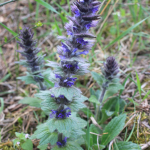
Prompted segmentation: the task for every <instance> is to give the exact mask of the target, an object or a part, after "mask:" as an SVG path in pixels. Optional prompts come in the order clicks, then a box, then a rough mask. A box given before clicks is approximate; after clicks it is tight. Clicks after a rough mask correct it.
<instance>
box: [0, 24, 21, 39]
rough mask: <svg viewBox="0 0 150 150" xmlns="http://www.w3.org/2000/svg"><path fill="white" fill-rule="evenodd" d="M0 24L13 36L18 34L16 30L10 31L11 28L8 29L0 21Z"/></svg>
mask: <svg viewBox="0 0 150 150" xmlns="http://www.w3.org/2000/svg"><path fill="white" fill-rule="evenodd" d="M0 25H1V26H2V27H4V28H5V29H6V30H7V31H9V32H10V33H11V34H12V35H13V36H18V34H17V33H16V32H14V31H12V30H11V29H9V28H8V27H7V26H5V25H4V24H2V23H1V22H0Z"/></svg>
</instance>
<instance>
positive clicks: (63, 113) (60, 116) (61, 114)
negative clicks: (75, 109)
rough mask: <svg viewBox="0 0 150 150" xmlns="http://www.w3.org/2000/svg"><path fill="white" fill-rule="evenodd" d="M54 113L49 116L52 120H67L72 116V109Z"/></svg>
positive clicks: (53, 111) (54, 111) (59, 110)
mask: <svg viewBox="0 0 150 150" xmlns="http://www.w3.org/2000/svg"><path fill="white" fill-rule="evenodd" d="M51 111H52V113H51V114H50V115H49V116H50V118H56V119H66V118H67V117H69V116H70V115H71V109H70V108H69V107H67V108H65V109H59V108H58V109H57V110H51Z"/></svg>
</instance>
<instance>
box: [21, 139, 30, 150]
mask: <svg viewBox="0 0 150 150" xmlns="http://www.w3.org/2000/svg"><path fill="white" fill-rule="evenodd" d="M21 147H22V148H23V149H24V150H33V143H32V141H31V140H30V139H28V140H26V142H24V143H23V144H22V145H21Z"/></svg>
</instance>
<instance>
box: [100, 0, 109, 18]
mask: <svg viewBox="0 0 150 150" xmlns="http://www.w3.org/2000/svg"><path fill="white" fill-rule="evenodd" d="M110 2H111V0H109V1H108V2H107V4H106V5H105V7H104V8H103V10H102V12H101V13H100V15H102V14H103V12H104V11H105V9H106V8H107V6H108V4H109V3H110Z"/></svg>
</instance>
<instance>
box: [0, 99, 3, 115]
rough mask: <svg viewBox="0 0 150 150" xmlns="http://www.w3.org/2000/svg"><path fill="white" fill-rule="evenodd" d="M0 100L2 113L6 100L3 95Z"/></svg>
mask: <svg viewBox="0 0 150 150" xmlns="http://www.w3.org/2000/svg"><path fill="white" fill-rule="evenodd" d="M0 102H1V107H0V114H1V112H3V109H4V100H3V98H1V97H0Z"/></svg>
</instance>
